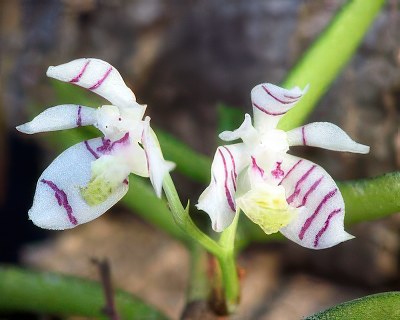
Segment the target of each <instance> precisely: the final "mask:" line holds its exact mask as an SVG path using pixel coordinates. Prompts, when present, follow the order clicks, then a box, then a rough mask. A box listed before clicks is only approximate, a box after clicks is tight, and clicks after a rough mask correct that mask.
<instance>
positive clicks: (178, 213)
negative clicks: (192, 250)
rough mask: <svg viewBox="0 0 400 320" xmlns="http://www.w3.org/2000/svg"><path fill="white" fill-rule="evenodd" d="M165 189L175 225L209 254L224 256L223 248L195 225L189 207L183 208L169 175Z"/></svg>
mask: <svg viewBox="0 0 400 320" xmlns="http://www.w3.org/2000/svg"><path fill="white" fill-rule="evenodd" d="M163 188H164V192H165V195H166V197H167V200H168V204H169V207H170V209H171V212H172V216H173V218H174V220H175V223H176V224H177V225H178V226H179V227H180V228H181V229H182V230H183V231H184V232H186V233H187V234H188V235H189V236H191V237H192V238H193V239H194V240H196V241H197V242H198V243H200V244H201V245H202V246H203V247H204V248H205V249H206V250H207V251H208V252H210V253H211V254H213V255H214V256H217V257H218V256H220V255H222V254H223V250H222V247H221V246H220V245H219V244H218V243H216V242H215V241H214V240H213V239H211V238H210V237H209V236H208V235H206V234H205V233H204V232H202V231H201V230H200V229H199V228H198V227H197V226H196V225H195V224H194V222H193V220H192V218H191V217H190V215H189V205H188V206H187V207H186V209H185V208H184V207H183V205H182V203H181V200H180V199H179V196H178V193H177V191H176V188H175V185H174V183H173V181H172V179H171V176H170V175H169V174H166V175H165V177H164V181H163Z"/></svg>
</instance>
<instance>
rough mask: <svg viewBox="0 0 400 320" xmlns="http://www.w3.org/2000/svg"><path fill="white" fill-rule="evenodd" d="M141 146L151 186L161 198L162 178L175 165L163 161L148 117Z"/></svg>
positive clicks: (145, 121)
mask: <svg viewBox="0 0 400 320" xmlns="http://www.w3.org/2000/svg"><path fill="white" fill-rule="evenodd" d="M142 145H143V149H144V152H145V154H146V158H147V169H148V172H149V176H150V181H151V184H152V185H153V188H154V190H155V192H156V194H157V196H158V197H161V191H162V184H163V180H164V176H165V174H166V173H168V172H169V171H171V170H173V169H174V168H175V164H174V163H173V162H170V161H165V160H164V157H163V155H162V152H161V148H160V145H159V143H158V140H157V137H156V135H155V133H154V132H153V130H152V129H151V128H150V117H146V118H145V120H144V128H143V135H142Z"/></svg>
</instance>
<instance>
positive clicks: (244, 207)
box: [197, 83, 369, 249]
mask: <svg viewBox="0 0 400 320" xmlns="http://www.w3.org/2000/svg"><path fill="white" fill-rule="evenodd" d="M307 89H308V87H306V88H305V89H304V90H301V89H300V88H298V87H295V88H293V89H291V90H286V89H283V88H280V87H278V86H275V85H272V84H268V83H266V84H260V85H257V86H256V87H254V88H253V90H252V91H251V100H252V104H253V114H254V126H253V125H252V122H251V117H250V115H248V114H246V116H245V119H244V122H243V124H242V125H241V126H240V127H239V128H238V129H236V130H235V131H225V132H222V133H221V134H220V136H219V137H220V138H221V139H222V140H224V141H235V140H238V139H241V140H242V141H243V142H241V143H236V144H231V145H225V146H221V147H219V148H218V149H217V152H216V154H215V156H214V160H213V163H212V168H211V183H210V185H209V186H208V187H207V188H206V189H205V191H204V192H203V193H202V194H201V196H200V198H199V202H198V204H197V207H198V208H199V209H201V210H204V211H205V212H206V213H207V214H208V215H209V216H210V218H211V222H212V227H213V229H214V230H215V231H218V232H220V231H223V230H224V229H225V228H227V227H228V226H229V225H230V224H231V223H232V220H233V218H234V216H235V214H237V213H238V211H239V210H241V211H243V212H244V213H245V214H246V215H247V217H249V218H250V219H251V220H252V221H253V222H255V223H257V224H258V225H259V226H260V227H261V228H262V229H263V230H264V231H265V233H267V234H271V233H275V232H278V231H280V232H281V233H282V234H283V235H284V236H286V237H287V238H289V239H290V240H292V241H294V242H296V243H298V244H299V245H301V246H304V247H307V248H312V249H322V248H328V247H331V246H334V245H336V244H338V243H340V242H343V241H345V240H348V239H351V238H353V236H351V235H350V234H348V233H347V232H345V231H344V226H343V220H344V212H345V211H344V202H343V198H342V195H341V194H340V191H339V189H338V187H337V185H336V183H335V182H334V181H333V179H332V178H331V177H330V176H329V174H328V173H326V172H325V170H324V169H322V168H321V167H320V166H318V165H316V164H314V163H312V162H311V161H308V160H305V159H301V158H298V157H295V156H292V155H289V154H287V151H288V150H289V147H290V146H297V145H307V146H313V147H321V148H325V149H329V150H334V151H347V152H355V153H368V152H369V147H368V146H365V145H361V144H358V143H356V142H354V141H353V140H352V139H351V138H350V137H349V136H348V135H347V134H346V133H345V132H344V131H343V130H341V129H340V128H339V127H337V126H336V125H334V124H332V123H327V122H316V123H311V124H308V125H305V126H302V127H299V128H296V129H293V130H291V131H288V132H284V131H282V130H279V129H276V125H277V123H278V121H279V119H280V118H281V117H282V116H283V115H284V114H285V113H286V112H287V111H289V110H290V109H291V108H292V107H294V106H295V104H296V103H297V102H298V101H299V100H300V99H301V98H302V96H303V95H304V94H305V93H306V91H307Z"/></svg>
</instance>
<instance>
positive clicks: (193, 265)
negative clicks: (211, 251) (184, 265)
mask: <svg viewBox="0 0 400 320" xmlns="http://www.w3.org/2000/svg"><path fill="white" fill-rule="evenodd" d="M207 263H208V257H207V252H206V251H205V250H204V248H203V247H201V246H200V245H199V244H197V243H195V244H193V246H192V247H191V250H190V278H189V286H188V292H187V295H186V297H187V303H191V302H195V301H207V299H208V296H209V294H210V281H209V279H208V276H207V271H206V270H207Z"/></svg>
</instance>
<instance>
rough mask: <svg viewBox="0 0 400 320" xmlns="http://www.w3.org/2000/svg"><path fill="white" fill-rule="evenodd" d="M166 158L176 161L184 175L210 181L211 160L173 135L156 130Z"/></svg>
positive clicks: (196, 179)
mask: <svg viewBox="0 0 400 320" xmlns="http://www.w3.org/2000/svg"><path fill="white" fill-rule="evenodd" d="M155 132H156V134H157V137H158V141H159V142H160V145H161V149H162V151H163V154H164V158H165V159H167V160H171V161H173V162H175V163H176V169H177V171H178V172H180V173H182V174H183V175H185V176H187V177H189V178H191V179H192V180H194V181H197V182H200V183H202V184H208V183H209V182H210V169H211V160H210V158H209V157H206V156H204V155H202V154H200V153H198V152H196V151H194V150H193V149H191V148H190V147H188V146H187V145H186V144H184V143H183V142H181V141H179V140H178V139H177V138H175V137H174V136H173V135H171V134H168V133H166V132H164V131H162V130H157V129H156V130H155Z"/></svg>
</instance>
